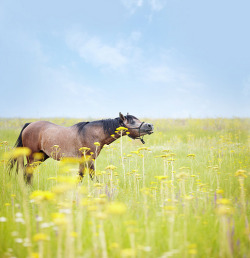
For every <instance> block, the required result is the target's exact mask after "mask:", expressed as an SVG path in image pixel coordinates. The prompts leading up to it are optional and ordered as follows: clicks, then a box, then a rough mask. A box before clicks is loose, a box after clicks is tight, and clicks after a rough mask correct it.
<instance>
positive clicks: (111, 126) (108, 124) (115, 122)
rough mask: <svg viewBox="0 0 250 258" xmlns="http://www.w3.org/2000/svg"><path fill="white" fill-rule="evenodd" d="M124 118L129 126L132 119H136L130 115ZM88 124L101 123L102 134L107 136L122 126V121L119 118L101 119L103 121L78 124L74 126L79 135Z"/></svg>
mask: <svg viewBox="0 0 250 258" xmlns="http://www.w3.org/2000/svg"><path fill="white" fill-rule="evenodd" d="M124 117H125V119H127V120H128V122H129V123H130V124H132V122H133V120H134V119H137V118H136V117H135V116H132V115H127V116H124ZM88 123H90V124H94V123H102V126H103V130H104V132H105V133H108V134H109V135H110V134H114V133H115V131H116V128H118V127H120V126H122V124H123V123H122V120H121V119H120V118H119V117H117V118H114V119H103V120H97V121H92V122H80V123H78V124H75V126H76V127H77V130H78V133H79V134H80V133H82V131H83V130H84V126H85V125H86V124H88Z"/></svg>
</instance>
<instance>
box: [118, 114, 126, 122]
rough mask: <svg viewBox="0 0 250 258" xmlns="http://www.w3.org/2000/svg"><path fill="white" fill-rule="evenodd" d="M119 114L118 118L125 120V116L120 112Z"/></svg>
mask: <svg viewBox="0 0 250 258" xmlns="http://www.w3.org/2000/svg"><path fill="white" fill-rule="evenodd" d="M119 116H120V118H121V120H122V121H124V120H125V117H124V116H123V114H122V113H121V112H120V113H119Z"/></svg>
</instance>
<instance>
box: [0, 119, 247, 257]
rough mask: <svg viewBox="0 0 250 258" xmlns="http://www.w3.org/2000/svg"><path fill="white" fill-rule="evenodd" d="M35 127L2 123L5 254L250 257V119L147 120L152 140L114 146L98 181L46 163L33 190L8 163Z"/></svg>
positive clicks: (0, 226) (0, 219)
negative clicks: (24, 135)
mask: <svg viewBox="0 0 250 258" xmlns="http://www.w3.org/2000/svg"><path fill="white" fill-rule="evenodd" d="M31 121H35V120H34V119H0V161H1V162H0V191H1V198H0V257H6V258H7V257H30V258H31V257H33V258H37V257H39V258H42V257H46V258H49V257H53V258H54V257H57V258H62V257H67V258H70V257H72V258H74V257H103V258H105V257H159V258H160V257H162V258H165V257H250V225H249V220H250V204H249V199H250V198H249V197H250V159H249V157H250V155H249V154H250V153H249V143H250V137H249V128H250V119H248V118H246V119H237V118H235V119H221V118H218V119H182V120H181V119H179V120H178V119H176V120H174V119H159V120H152V119H145V121H147V122H151V123H153V124H154V126H155V132H154V134H152V135H149V136H145V137H144V140H145V141H146V144H145V145H143V144H142V143H141V142H140V141H139V140H135V141H134V140H132V139H130V138H128V137H127V136H124V137H122V138H120V139H119V140H117V141H115V142H114V143H112V144H111V145H109V146H106V147H105V148H104V149H103V150H102V152H101V154H100V156H99V157H98V158H97V159H96V161H95V163H96V168H97V169H96V179H98V181H97V180H91V179H90V178H89V177H88V176H85V177H84V179H83V181H82V182H79V179H78V176H77V168H78V164H77V163H76V162H74V160H68V161H67V160H65V161H63V160H62V161H59V162H58V161H54V160H52V159H48V160H47V161H45V162H44V163H43V164H41V165H40V166H34V169H33V175H34V178H33V183H32V185H30V186H29V185H26V183H25V182H24V180H23V175H22V173H21V172H20V173H18V175H17V174H16V173H15V172H13V173H12V174H10V175H9V174H8V173H7V161H8V158H9V156H10V153H11V152H12V147H13V145H14V143H15V141H16V139H17V137H18V135H19V133H20V130H21V128H22V126H23V125H24V123H26V122H31ZM50 121H52V122H55V123H57V124H61V125H65V126H70V125H73V124H74V123H77V122H79V121H81V120H79V119H78V120H77V119H50ZM142 121H144V120H142ZM83 147H84V146H83ZM96 147H97V148H98V145H97V146H96Z"/></svg>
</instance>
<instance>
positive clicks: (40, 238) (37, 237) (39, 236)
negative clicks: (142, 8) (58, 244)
mask: <svg viewBox="0 0 250 258" xmlns="http://www.w3.org/2000/svg"><path fill="white" fill-rule="evenodd" d="M33 240H34V241H35V242H38V241H44V240H49V237H48V235H46V234H44V233H37V234H35V235H34V236H33Z"/></svg>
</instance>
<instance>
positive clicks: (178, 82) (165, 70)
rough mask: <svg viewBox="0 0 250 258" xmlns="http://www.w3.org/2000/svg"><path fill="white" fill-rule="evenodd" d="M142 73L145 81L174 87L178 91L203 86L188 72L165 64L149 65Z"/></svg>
mask: <svg viewBox="0 0 250 258" xmlns="http://www.w3.org/2000/svg"><path fill="white" fill-rule="evenodd" d="M143 73H144V79H145V80H146V81H150V82H153V83H157V84H160V85H161V84H164V85H167V86H169V87H176V88H177V90H179V91H180V92H185V91H187V90H189V89H200V88H203V84H202V83H200V82H199V81H198V80H197V79H195V78H193V76H192V74H190V72H188V71H181V70H178V69H174V68H171V67H170V66H168V65H166V64H163V65H155V66H152V65H149V66H148V67H146V68H145V70H144V72H143Z"/></svg>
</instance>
